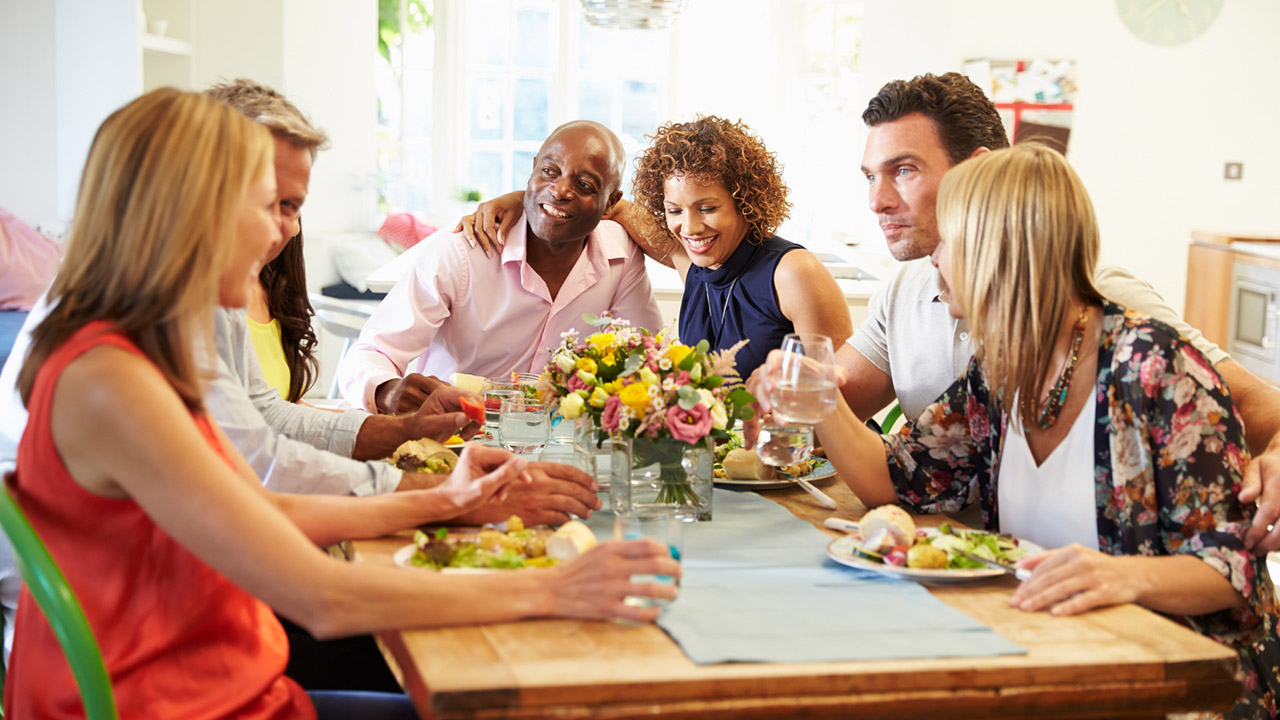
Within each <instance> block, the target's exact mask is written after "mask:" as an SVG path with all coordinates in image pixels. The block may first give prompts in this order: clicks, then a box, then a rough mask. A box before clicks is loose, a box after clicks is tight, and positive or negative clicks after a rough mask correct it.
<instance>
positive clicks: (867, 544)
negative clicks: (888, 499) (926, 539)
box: [858, 505, 916, 553]
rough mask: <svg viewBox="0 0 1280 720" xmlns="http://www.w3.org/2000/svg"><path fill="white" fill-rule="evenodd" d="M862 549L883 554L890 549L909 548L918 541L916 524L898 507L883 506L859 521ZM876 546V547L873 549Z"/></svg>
mask: <svg viewBox="0 0 1280 720" xmlns="http://www.w3.org/2000/svg"><path fill="white" fill-rule="evenodd" d="M858 531H859V532H861V533H862V538H863V541H862V547H863V549H866V550H870V551H871V552H876V553H883V552H885V551H886V550H888V549H889V548H894V547H902V546H904V545H905V546H908V547H910V546H911V545H912V544H913V543H915V541H916V523H915V521H914V520H912V519H911V516H910V515H908V514H907V511H906V510H903V509H902V508H900V507H898V506H897V505H881V506H880V507H878V508H876V509H874V510H872V511H871V512H868V513H867V514H866V515H863V516H862V519H861V520H859V521H858ZM872 546H874V547H872Z"/></svg>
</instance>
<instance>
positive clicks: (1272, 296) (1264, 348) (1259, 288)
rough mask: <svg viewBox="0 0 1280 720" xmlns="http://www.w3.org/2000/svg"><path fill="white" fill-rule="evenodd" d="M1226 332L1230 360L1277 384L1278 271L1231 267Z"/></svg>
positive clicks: (1252, 266) (1279, 357) (1279, 330)
mask: <svg viewBox="0 0 1280 720" xmlns="http://www.w3.org/2000/svg"><path fill="white" fill-rule="evenodd" d="M1228 328H1229V329H1230V335H1229V338H1230V342H1229V347H1228V348H1227V351H1228V352H1230V353H1231V357H1232V359H1234V360H1235V361H1236V362H1238V363H1240V364H1241V365H1243V366H1245V367H1247V368H1249V369H1250V370H1252V371H1253V372H1255V373H1257V374H1258V375H1260V376H1262V377H1264V378H1267V379H1268V380H1270V381H1271V382H1273V383H1277V382H1280V268H1274V267H1266V266H1263V265H1256V264H1253V263H1248V262H1240V261H1237V262H1236V263H1235V265H1234V267H1233V268H1232V271H1231V319H1230V324H1229V325H1228Z"/></svg>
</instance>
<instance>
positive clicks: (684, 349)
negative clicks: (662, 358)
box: [667, 344, 693, 366]
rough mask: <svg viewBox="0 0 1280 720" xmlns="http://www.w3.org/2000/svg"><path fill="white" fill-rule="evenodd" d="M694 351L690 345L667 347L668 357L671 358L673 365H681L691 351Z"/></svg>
mask: <svg viewBox="0 0 1280 720" xmlns="http://www.w3.org/2000/svg"><path fill="white" fill-rule="evenodd" d="M691 352H693V348H691V347H689V346H688V345H680V344H676V345H672V346H671V347H669V348H667V358H668V359H669V360H671V364H672V365H677V366H678V365H679V364H680V363H682V362H684V359H685V358H687V357H689V353H691Z"/></svg>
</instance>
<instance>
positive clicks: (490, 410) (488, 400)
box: [483, 378, 520, 435]
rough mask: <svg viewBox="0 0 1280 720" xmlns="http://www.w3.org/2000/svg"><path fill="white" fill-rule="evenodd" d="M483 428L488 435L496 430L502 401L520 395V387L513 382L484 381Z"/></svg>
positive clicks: (492, 379) (501, 380)
mask: <svg viewBox="0 0 1280 720" xmlns="http://www.w3.org/2000/svg"><path fill="white" fill-rule="evenodd" d="M483 392H484V427H485V429H486V430H488V431H489V434H490V435H493V434H496V433H497V430H498V413H499V412H501V411H502V401H503V400H504V399H505V398H509V397H512V396H513V395H516V394H519V393H520V386H519V385H517V384H516V383H515V381H513V380H509V379H507V380H504V379H499V378H488V379H486V380H485V381H484V390H483Z"/></svg>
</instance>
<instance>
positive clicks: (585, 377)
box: [578, 370, 596, 385]
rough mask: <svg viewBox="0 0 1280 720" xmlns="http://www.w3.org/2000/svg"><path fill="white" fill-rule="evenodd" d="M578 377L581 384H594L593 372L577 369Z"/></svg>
mask: <svg viewBox="0 0 1280 720" xmlns="http://www.w3.org/2000/svg"><path fill="white" fill-rule="evenodd" d="M578 379H579V380H581V381H582V384H583V385H595V384H596V376H595V375H593V374H591V373H589V372H587V371H586V370H579V371H578Z"/></svg>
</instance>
